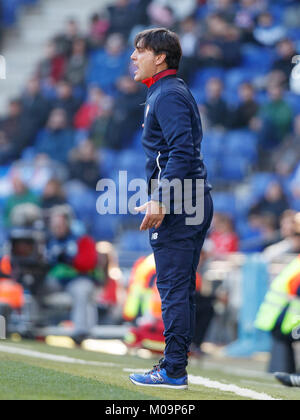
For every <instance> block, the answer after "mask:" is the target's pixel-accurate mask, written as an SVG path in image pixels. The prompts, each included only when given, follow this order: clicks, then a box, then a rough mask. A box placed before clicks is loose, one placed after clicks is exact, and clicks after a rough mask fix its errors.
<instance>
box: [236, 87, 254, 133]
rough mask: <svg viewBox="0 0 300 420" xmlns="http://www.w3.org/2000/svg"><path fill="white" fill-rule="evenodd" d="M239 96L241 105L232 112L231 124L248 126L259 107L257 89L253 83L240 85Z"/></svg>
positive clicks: (242, 126)
mask: <svg viewBox="0 0 300 420" xmlns="http://www.w3.org/2000/svg"><path fill="white" fill-rule="evenodd" d="M239 98H240V103H239V105H238V106H237V107H236V109H233V110H232V111H231V112H230V126H231V127H232V128H248V127H249V126H250V122H251V121H252V119H253V118H254V117H255V116H256V114H257V112H258V109H259V105H258V103H257V102H256V100H255V90H254V87H253V86H252V85H251V83H243V84H241V85H240V87H239Z"/></svg>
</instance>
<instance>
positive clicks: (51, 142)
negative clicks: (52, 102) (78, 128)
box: [36, 108, 75, 163]
mask: <svg viewBox="0 0 300 420" xmlns="http://www.w3.org/2000/svg"><path fill="white" fill-rule="evenodd" d="M74 141H75V140H74V132H73V130H72V129H70V128H69V127H68V121H67V114H66V111H65V110H63V109H60V108H56V109H53V111H52V112H51V114H50V116H49V119H48V123H47V126H46V129H45V130H43V131H42V132H41V133H40V134H39V136H38V138H37V141H36V149H37V153H40V154H46V155H48V156H49V157H50V158H51V159H53V160H57V161H58V162H62V163H67V161H68V157H69V153H70V151H71V150H72V148H73V147H74Z"/></svg>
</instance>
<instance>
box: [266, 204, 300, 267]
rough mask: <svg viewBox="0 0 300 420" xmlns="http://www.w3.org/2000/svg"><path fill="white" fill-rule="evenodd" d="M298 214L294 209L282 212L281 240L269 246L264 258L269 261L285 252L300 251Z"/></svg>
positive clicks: (295, 252)
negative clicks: (297, 225) (297, 232)
mask: <svg viewBox="0 0 300 420" xmlns="http://www.w3.org/2000/svg"><path fill="white" fill-rule="evenodd" d="M296 214H297V213H296V211H294V210H286V211H285V212H284V213H283V214H282V216H281V218H280V238H279V241H278V242H277V243H275V244H273V245H271V246H269V247H267V248H266V249H265V250H264V253H263V256H264V259H265V260H266V261H267V262H268V263H271V262H272V261H274V260H275V259H276V258H279V257H281V256H283V255H284V254H298V253H299V252H300V236H299V235H297V234H296V224H297V221H296V219H295V217H296ZM298 214H299V213H298ZM298 224H299V222H298Z"/></svg>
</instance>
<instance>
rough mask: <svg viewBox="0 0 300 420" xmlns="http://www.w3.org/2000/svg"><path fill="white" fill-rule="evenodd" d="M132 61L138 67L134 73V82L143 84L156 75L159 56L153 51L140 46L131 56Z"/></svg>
mask: <svg viewBox="0 0 300 420" xmlns="http://www.w3.org/2000/svg"><path fill="white" fill-rule="evenodd" d="M131 60H132V61H133V63H134V65H135V66H136V67H137V70H136V71H135V73H134V80H135V81H136V82H142V81H143V80H145V79H148V77H152V76H154V75H155V74H156V70H157V56H156V55H155V54H154V52H153V51H151V50H147V49H146V48H142V47H141V46H139V44H138V45H137V47H136V49H135V50H134V52H133V54H132V55H131Z"/></svg>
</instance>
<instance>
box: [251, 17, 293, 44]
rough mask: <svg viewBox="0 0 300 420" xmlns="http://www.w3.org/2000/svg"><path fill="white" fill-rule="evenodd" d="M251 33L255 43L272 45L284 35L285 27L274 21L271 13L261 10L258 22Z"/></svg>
mask: <svg viewBox="0 0 300 420" xmlns="http://www.w3.org/2000/svg"><path fill="white" fill-rule="evenodd" d="M253 35H254V39H255V40H256V41H257V43H259V44H261V45H263V46H267V47H273V46H274V45H275V44H276V43H277V42H278V41H280V40H281V39H282V38H283V37H284V36H285V29H284V27H283V26H281V25H277V24H276V23H275V22H274V18H273V16H272V15H271V13H269V12H263V13H261V14H260V15H259V16H258V23H257V26H256V28H255V29H254V31H253Z"/></svg>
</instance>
